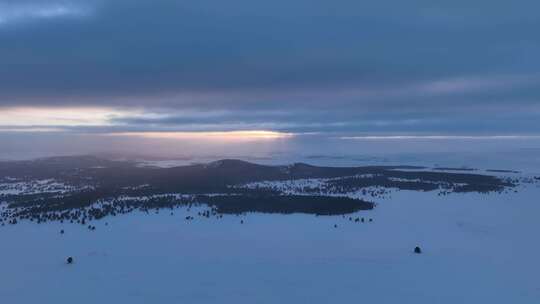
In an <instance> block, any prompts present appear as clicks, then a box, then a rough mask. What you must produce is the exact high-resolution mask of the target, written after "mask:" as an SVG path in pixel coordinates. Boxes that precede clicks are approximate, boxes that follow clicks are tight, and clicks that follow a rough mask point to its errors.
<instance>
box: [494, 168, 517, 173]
mask: <svg viewBox="0 0 540 304" xmlns="http://www.w3.org/2000/svg"><path fill="white" fill-rule="evenodd" d="M486 172H495V173H521V172H519V171H513V170H501V169H487V170H486Z"/></svg>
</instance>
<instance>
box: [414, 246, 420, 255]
mask: <svg viewBox="0 0 540 304" xmlns="http://www.w3.org/2000/svg"><path fill="white" fill-rule="evenodd" d="M414 253H418V254H420V253H422V249H420V247H418V246H416V247H414Z"/></svg>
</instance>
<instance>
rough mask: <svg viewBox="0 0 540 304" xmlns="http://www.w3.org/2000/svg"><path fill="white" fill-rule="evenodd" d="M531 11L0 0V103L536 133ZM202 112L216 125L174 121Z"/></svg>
mask: <svg viewBox="0 0 540 304" xmlns="http://www.w3.org/2000/svg"><path fill="white" fill-rule="evenodd" d="M539 10H540V3H539V2H538V1H528V0H523V1H519V3H515V2H508V1H494V0H491V1H487V0H486V1H484V0H481V1H475V2H474V3H471V2H470V1H464V0H456V1H447V2H446V3H440V2H433V1H422V0H415V1H401V2H396V1H389V0H387V1H384V0H383V1H381V0H378V1H338V2H328V1H320V0H311V1H308V0H289V1H281V0H278V1H271V2H270V1H259V0H250V1H248V0H232V1H221V2H216V1H208V0H200V1H191V2H185V1H167V0H154V1H124V0H119V1H99V0H95V1H92V0H86V1H85V0H76V1H29V0H24V1H4V4H1V5H0V67H1V68H0V106H5V107H9V106H45V107H47V106H107V107H117V108H130V107H137V108H142V109H146V110H147V111H148V112H149V113H161V112H163V111H166V112H169V113H170V115H168V116H165V117H161V116H160V117H159V118H151V117H150V118H148V117H146V118H145V117H123V118H117V119H111V122H112V123H113V124H115V125H114V126H113V127H112V128H118V129H122V128H123V129H135V130H146V129H147V130H154V129H163V130H184V129H201V130H207V129H212V128H214V129H234V128H241V129H242V128H255V129H260V128H262V127H268V128H271V129H277V130H286V131H299V132H324V131H328V132H338V131H339V132H382V131H385V132H417V133H418V132H450V133H451V132H456V133H458V132H459V133H474V132H485V133H489V132H493V133H501V132H502V133H505V132H506V133H508V132H523V133H524V132H537V131H539V130H538V127H537V125H536V124H535V123H534V122H535V120H537V119H539V118H540V100H539V99H540V59H539V57H538V56H537V54H538V53H540V36H539V35H538V33H537V31H538V30H537V29H538V28H540V18H538V13H537V12H538V11H539ZM2 20H3V22H2ZM204 111H207V112H208V113H216V112H217V113H221V112H227V114H223V115H206V116H204V115H203V116H201V115H191V116H190V115H182V112H189V113H198V112H204ZM100 128H102V129H107V128H111V126H104V127H100ZM87 129H91V128H87Z"/></svg>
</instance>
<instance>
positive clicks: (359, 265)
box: [0, 183, 540, 303]
mask: <svg viewBox="0 0 540 304" xmlns="http://www.w3.org/2000/svg"><path fill="white" fill-rule="evenodd" d="M539 196H540V188H539V184H538V183H537V184H524V185H523V186H520V187H519V192H518V193H514V192H510V193H503V194H477V193H463V194H462V193H453V194H451V195H446V196H437V195H436V191H432V192H416V191H395V192H393V193H392V195H391V198H386V199H381V200H379V201H377V202H378V205H377V207H376V208H375V209H374V210H371V211H362V212H358V213H357V214H354V215H350V216H352V217H353V218H354V217H365V218H366V219H368V218H373V222H367V221H366V222H365V223H354V222H351V221H349V219H348V217H349V216H345V218H343V217H342V216H319V217H316V216H313V215H302V214H296V215H266V214H247V215H243V216H234V215H228V216H224V217H223V218H222V219H215V218H210V219H206V218H201V217H197V216H195V220H192V221H186V220H185V217H186V216H187V215H196V213H197V210H196V209H195V208H192V209H191V211H189V212H188V211H187V209H176V210H175V211H174V214H173V215H171V214H170V211H165V210H163V211H161V212H160V213H159V214H150V215H146V214H145V213H142V212H135V213H131V214H128V215H123V216H117V217H107V218H105V219H102V220H100V221H95V222H93V225H95V226H96V227H97V228H96V230H95V231H90V230H88V229H87V228H86V227H85V226H82V225H77V224H66V223H64V224H61V223H59V222H50V223H46V224H35V223H30V222H21V223H19V224H17V225H6V226H4V227H0V240H1V241H2V246H1V248H0V303H38V302H40V303H351V302H356V303H362V302H368V303H369V302H371V303H540V283H539V282H540V281H539V280H538V278H539V276H540V272H539V271H540V263H539V262H538V257H539V256H540V242H538V241H537V240H536V232H537V231H540V220H539V216H540V202H539V201H538V197H539ZM241 220H244V224H241V223H240V221H241ZM106 223H107V225H106ZM335 224H337V226H338V227H337V228H334V225H335ZM61 229H64V230H65V234H60V233H59V231H60V230H61ZM417 245H419V246H420V247H421V248H422V250H423V254H420V255H417V254H414V253H412V250H413V248H414V247H415V246H417ZM67 256H73V257H74V259H75V262H74V264H72V265H67V264H66V263H65V259H66V257H67Z"/></svg>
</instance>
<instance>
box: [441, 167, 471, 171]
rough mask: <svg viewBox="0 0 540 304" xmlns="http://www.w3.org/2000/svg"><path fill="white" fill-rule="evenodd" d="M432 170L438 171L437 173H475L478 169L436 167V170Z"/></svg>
mask: <svg viewBox="0 0 540 304" xmlns="http://www.w3.org/2000/svg"><path fill="white" fill-rule="evenodd" d="M433 170H438V171H477V170H478V169H474V168H452V167H437V168H433Z"/></svg>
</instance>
